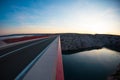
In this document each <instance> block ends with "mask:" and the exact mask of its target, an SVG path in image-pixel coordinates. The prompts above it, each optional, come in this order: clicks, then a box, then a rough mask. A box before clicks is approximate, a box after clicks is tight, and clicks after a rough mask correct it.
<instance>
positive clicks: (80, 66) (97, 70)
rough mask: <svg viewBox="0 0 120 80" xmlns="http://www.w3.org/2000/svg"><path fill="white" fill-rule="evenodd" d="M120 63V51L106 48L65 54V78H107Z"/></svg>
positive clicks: (101, 79) (68, 79)
mask: <svg viewBox="0 0 120 80" xmlns="http://www.w3.org/2000/svg"><path fill="white" fill-rule="evenodd" d="M118 63H120V52H116V51H112V50H109V49H106V48H102V49H98V50H90V51H84V52H79V53H75V54H71V55H63V66H64V75H65V80H106V79H107V76H108V75H110V74H111V73H113V72H114V71H115V70H116V67H117V65H118Z"/></svg>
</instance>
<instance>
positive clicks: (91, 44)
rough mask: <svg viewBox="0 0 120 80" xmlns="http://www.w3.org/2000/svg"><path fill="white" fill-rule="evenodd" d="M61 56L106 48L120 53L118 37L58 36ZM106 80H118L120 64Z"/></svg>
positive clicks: (98, 35) (100, 35)
mask: <svg viewBox="0 0 120 80" xmlns="http://www.w3.org/2000/svg"><path fill="white" fill-rule="evenodd" d="M60 36H61V45H62V46H61V47H62V52H63V54H73V53H75V52H80V51H84V50H90V49H97V48H102V47H106V48H109V49H112V50H116V51H119V52H120V36H117V35H104V34H96V35H91V34H60ZM107 80H120V64H119V65H118V67H117V70H116V71H115V72H114V73H112V74H111V76H109V77H108V79H107Z"/></svg>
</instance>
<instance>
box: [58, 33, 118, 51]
mask: <svg viewBox="0 0 120 80" xmlns="http://www.w3.org/2000/svg"><path fill="white" fill-rule="evenodd" d="M60 36H61V44H62V51H63V52H65V53H67V52H68V53H72V52H73V53H74V52H78V51H84V50H90V49H97V48H102V47H107V48H111V49H115V50H117V51H120V49H119V48H120V36H117V35H104V34H96V35H91V34H61V35H60Z"/></svg>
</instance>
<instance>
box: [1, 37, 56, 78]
mask: <svg viewBox="0 0 120 80" xmlns="http://www.w3.org/2000/svg"><path fill="white" fill-rule="evenodd" d="M55 38H56V37H52V38H47V39H41V40H36V41H32V42H26V43H23V44H19V45H15V46H11V47H8V48H4V49H1V50H0V54H1V56H3V55H6V54H8V53H9V54H8V55H6V56H3V57H1V58H0V80H14V79H15V77H16V76H17V75H18V74H19V73H20V72H21V71H22V70H23V69H24V68H25V67H26V66H27V65H28V64H29V63H30V62H31V61H32V60H33V59H34V58H35V57H36V56H37V55H39V54H40V52H42V51H43V50H44V49H45V48H46V47H47V46H48V45H49V44H50V43H51V42H52V41H53V40H54V39H55ZM26 46H27V47H26Z"/></svg>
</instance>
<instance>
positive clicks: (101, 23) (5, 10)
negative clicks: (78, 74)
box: [0, 0, 120, 35]
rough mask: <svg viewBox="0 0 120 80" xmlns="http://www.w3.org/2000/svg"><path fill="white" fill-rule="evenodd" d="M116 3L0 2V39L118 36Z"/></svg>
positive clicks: (79, 0) (119, 1)
mask: <svg viewBox="0 0 120 80" xmlns="http://www.w3.org/2000/svg"><path fill="white" fill-rule="evenodd" d="M119 5H120V0H0V35H3V34H15V33H90V34H96V33H97V34H117V35H120V6H119Z"/></svg>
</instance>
